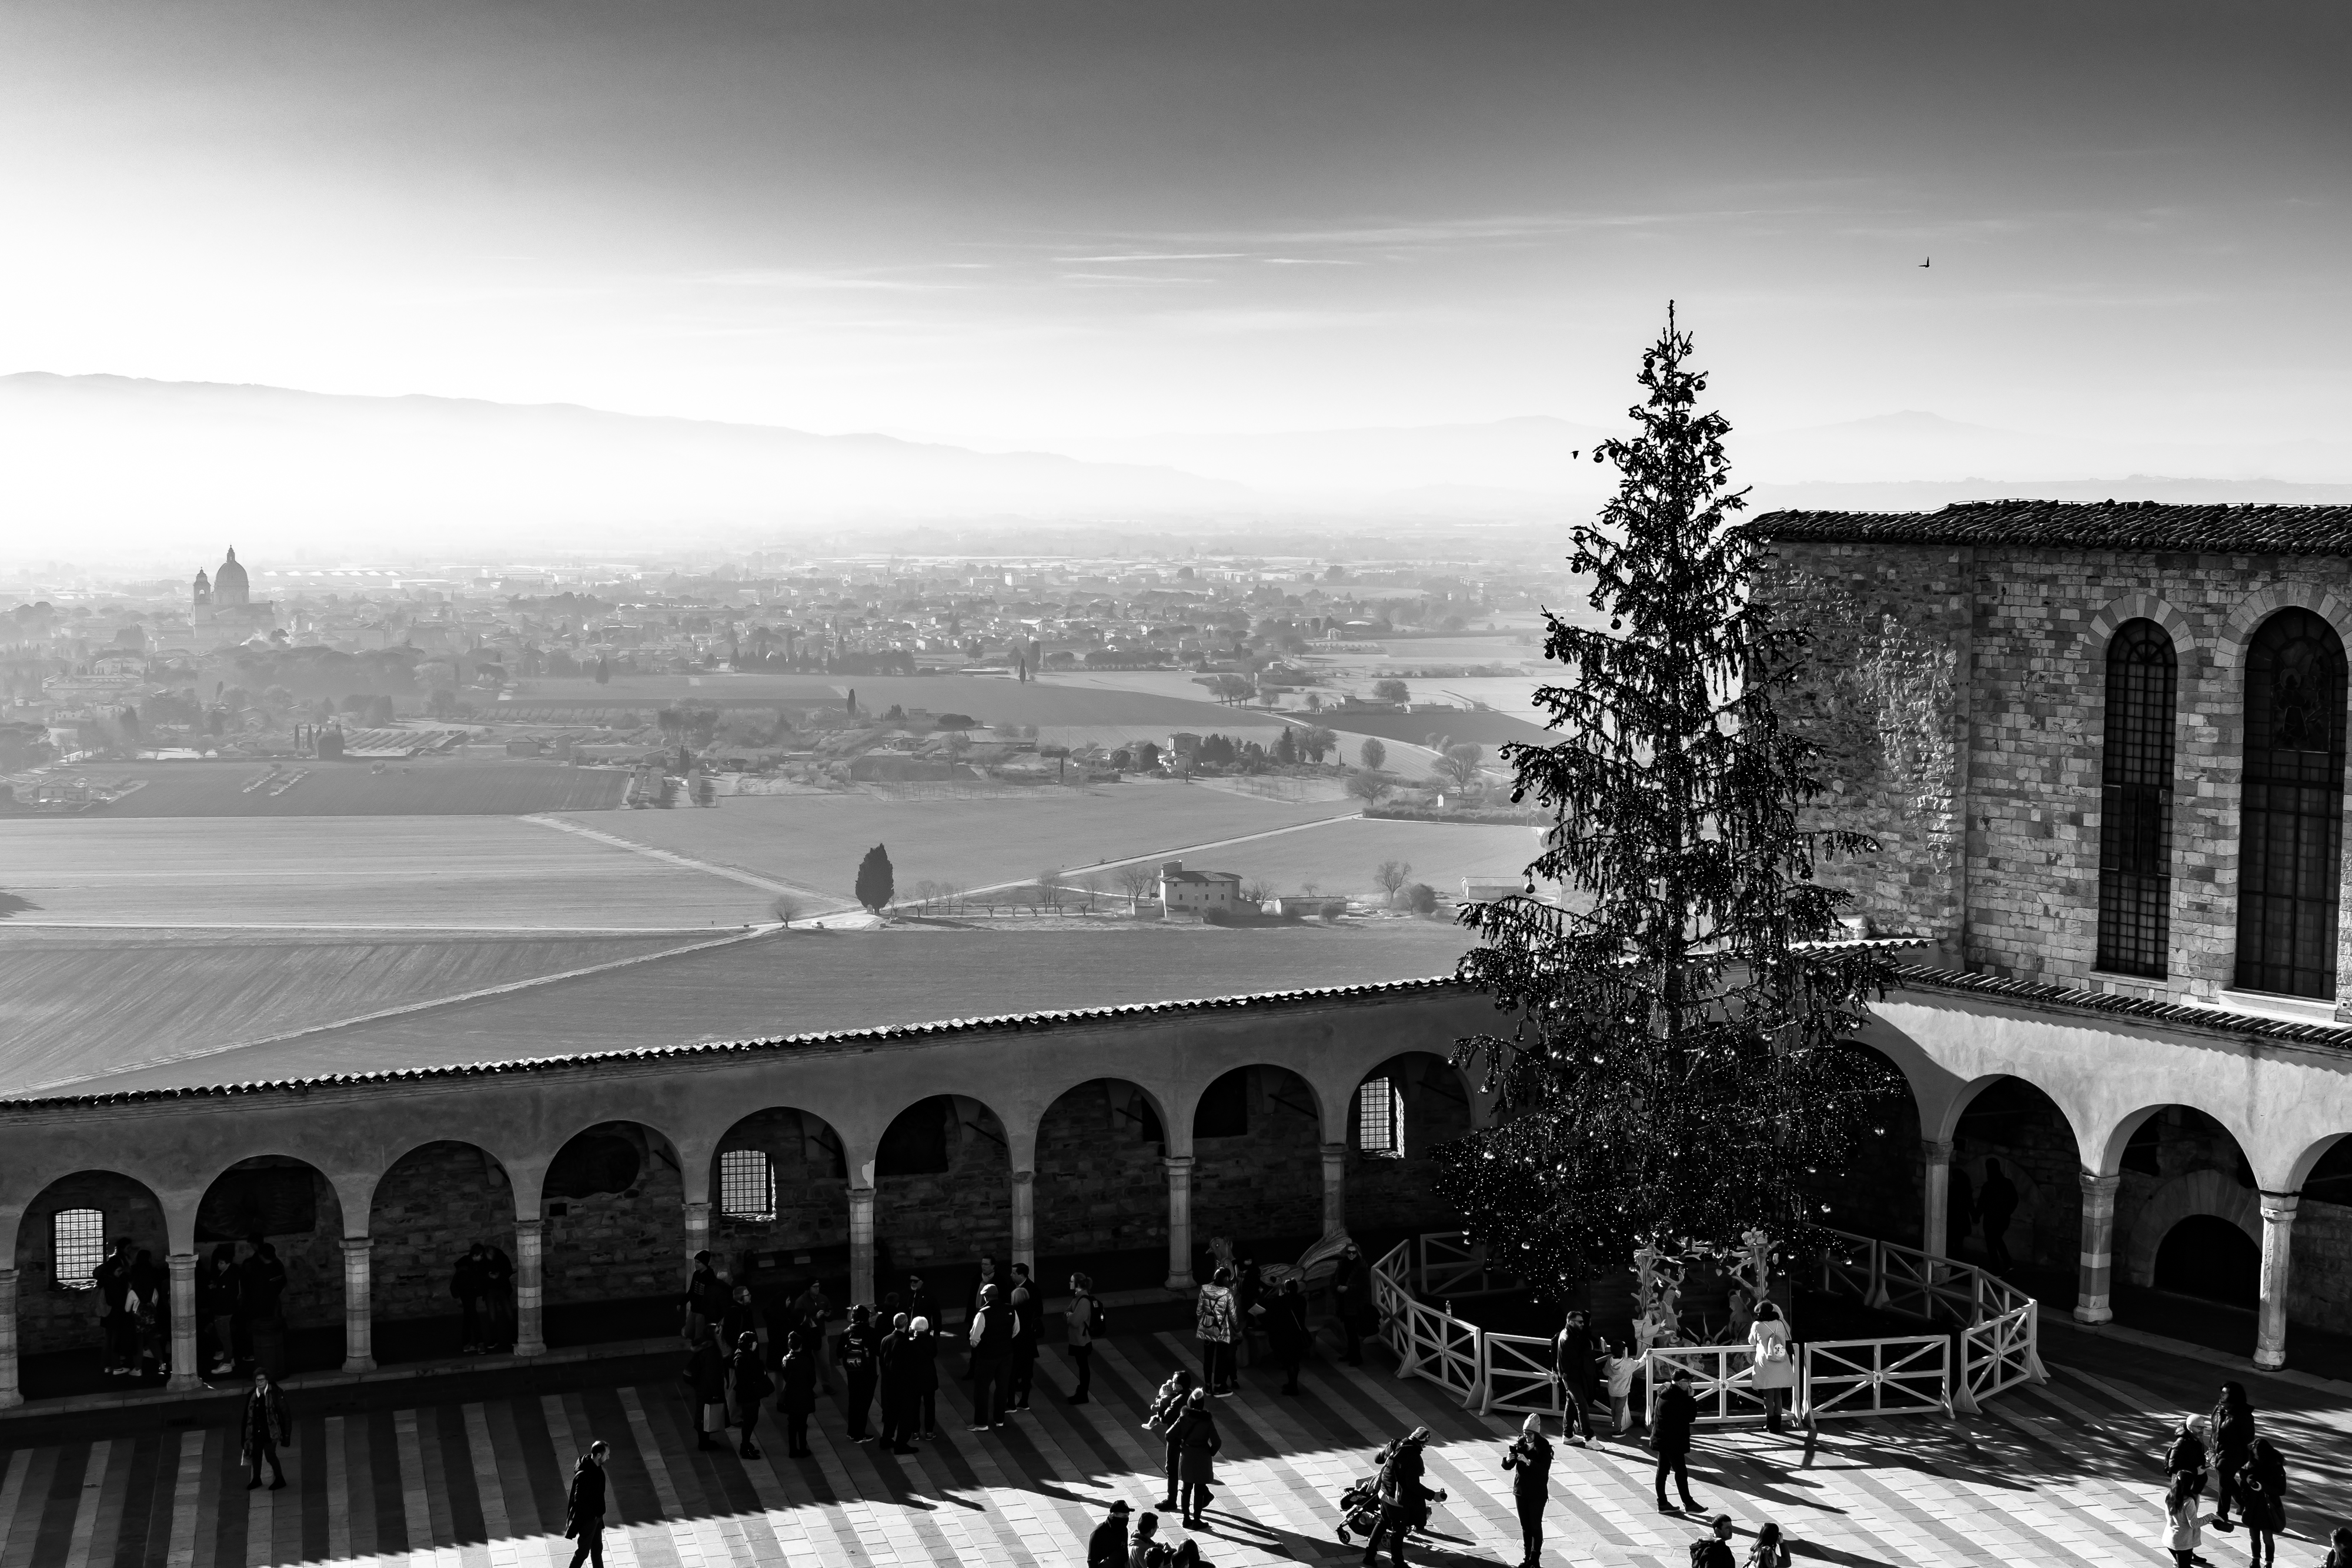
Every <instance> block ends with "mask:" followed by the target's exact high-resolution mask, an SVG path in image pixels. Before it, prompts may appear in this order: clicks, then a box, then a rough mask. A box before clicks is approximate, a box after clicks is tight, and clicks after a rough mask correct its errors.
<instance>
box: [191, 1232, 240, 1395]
mask: <svg viewBox="0 0 2352 1568" xmlns="http://www.w3.org/2000/svg"><path fill="white" fill-rule="evenodd" d="M236 1302H237V1294H236V1243H235V1242H231V1241H224V1242H222V1243H221V1244H220V1245H219V1246H217V1247H215V1248H214V1249H213V1251H212V1256H211V1257H210V1258H208V1259H206V1260H205V1266H204V1268H203V1270H201V1271H200V1272H198V1274H197V1275H196V1322H197V1323H198V1325H199V1327H200V1329H202V1328H209V1329H211V1330H212V1336H213V1350H212V1355H211V1357H210V1360H211V1363H212V1365H211V1368H210V1370H211V1372H212V1374H213V1375H215V1376H220V1375H224V1374H226V1373H231V1372H235V1371H236Z"/></svg>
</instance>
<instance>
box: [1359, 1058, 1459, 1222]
mask: <svg viewBox="0 0 2352 1568" xmlns="http://www.w3.org/2000/svg"><path fill="white" fill-rule="evenodd" d="M1381 1073H1385V1074H1387V1075H1388V1076H1389V1077H1390V1078H1391V1081H1393V1082H1395V1083H1396V1084H1397V1085H1398V1086H1399V1088H1400V1090H1401V1091H1402V1097H1403V1101H1404V1156H1403V1157H1402V1159H1398V1158H1392V1157H1390V1156H1387V1155H1368V1154H1366V1153H1364V1149H1363V1136H1362V1129H1361V1127H1360V1125H1359V1124H1358V1118H1357V1116H1356V1115H1355V1113H1353V1112H1352V1111H1351V1112H1350V1113H1349V1117H1348V1176H1347V1182H1348V1228H1349V1230H1351V1231H1356V1232H1360V1233H1374V1232H1381V1231H1392V1230H1412V1231H1423V1230H1447V1229H1451V1228H1454V1227H1456V1226H1458V1225H1460V1224H1461V1223H1462V1215H1461V1213H1460V1212H1459V1211H1458V1210H1456V1209H1455V1208H1454V1207H1453V1206H1452V1205H1450V1204H1448V1203H1447V1202H1446V1201H1445V1200H1444V1199H1443V1198H1441V1197H1438V1196H1437V1186H1436V1180H1435V1178H1436V1172H1437V1162H1436V1160H1435V1159H1434V1158H1433V1155H1434V1154H1435V1151H1436V1149H1437V1146H1438V1145H1441V1144H1444V1143H1447V1142H1450V1141H1451V1140H1453V1139H1454V1138H1458V1137H1460V1136H1462V1135H1463V1134H1465V1133H1467V1132H1468V1131H1469V1130H1470V1101H1469V1096H1468V1095H1467V1093H1466V1092H1465V1090H1464V1089H1463V1086H1462V1075H1461V1073H1459V1072H1457V1071H1454V1067H1453V1066H1452V1065H1451V1064H1450V1063H1448V1062H1447V1061H1444V1060H1443V1059H1442V1058H1439V1057H1435V1056H1431V1055H1428V1054H1426V1053H1423V1052H1416V1053H1415V1054H1413V1055H1412V1056H1405V1057H1400V1058H1397V1059H1396V1060H1394V1061H1385V1062H1382V1063H1381V1065H1380V1067H1379V1068H1378V1069H1376V1070H1375V1074H1376V1075H1377V1074H1381Z"/></svg>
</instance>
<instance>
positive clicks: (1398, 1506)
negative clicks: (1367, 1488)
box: [1364, 1427, 1429, 1568]
mask: <svg viewBox="0 0 2352 1568" xmlns="http://www.w3.org/2000/svg"><path fill="white" fill-rule="evenodd" d="M1428 1442H1429V1428H1428V1427H1414V1428H1413V1429H1412V1431H1410V1432H1408V1433H1406V1434H1405V1435H1404V1436H1403V1437H1402V1438H1400V1439H1398V1441H1397V1444H1396V1446H1395V1447H1394V1448H1391V1449H1390V1450H1389V1455H1388V1458H1385V1459H1383V1460H1382V1461H1381V1477H1380V1482H1379V1495H1380V1500H1381V1514H1380V1518H1379V1519H1378V1520H1377V1521H1375V1522H1374V1523H1373V1525H1372V1532H1371V1534H1370V1535H1368V1536H1366V1537H1365V1538H1364V1563H1365V1568H1372V1563H1374V1560H1375V1559H1377V1558H1378V1557H1379V1556H1380V1554H1381V1542H1383V1541H1385V1542H1388V1545H1389V1562H1390V1563H1391V1568H1404V1538H1405V1536H1406V1535H1407V1534H1408V1533H1409V1532H1411V1531H1412V1530H1413V1529H1415V1528H1416V1527H1417V1526H1419V1525H1420V1524H1421V1523H1422V1522H1423V1521H1425V1520H1426V1519H1427V1518H1428V1517H1429V1492H1428V1490H1427V1488H1426V1487H1424V1486H1423V1482H1422V1477H1423V1475H1424V1474H1425V1473H1426V1467H1425V1466H1424V1464H1423V1460H1422V1453H1421V1451H1422V1449H1423V1448H1424V1447H1426V1446H1427V1444H1428Z"/></svg>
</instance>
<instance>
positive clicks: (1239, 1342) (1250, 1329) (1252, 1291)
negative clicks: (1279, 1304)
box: [1234, 1258, 1266, 1366]
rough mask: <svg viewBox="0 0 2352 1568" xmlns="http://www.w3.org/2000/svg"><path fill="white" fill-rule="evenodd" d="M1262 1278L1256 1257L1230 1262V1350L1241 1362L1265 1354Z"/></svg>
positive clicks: (1250, 1363)
mask: <svg viewBox="0 0 2352 1568" xmlns="http://www.w3.org/2000/svg"><path fill="white" fill-rule="evenodd" d="M1265 1317H1266V1312H1265V1276H1264V1275H1262V1274H1260V1273H1259V1272H1258V1269H1257V1260H1256V1259H1255V1258H1244V1259H1241V1260H1238V1261H1236V1262H1235V1263H1234V1355H1235V1357H1236V1358H1237V1359H1238V1361H1239V1363H1240V1364H1242V1365H1244V1366H1255V1365H1256V1364H1258V1358H1259V1357H1261V1356H1262V1355H1264V1354H1265Z"/></svg>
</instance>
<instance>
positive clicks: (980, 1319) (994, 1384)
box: [964, 1285, 1013, 1432]
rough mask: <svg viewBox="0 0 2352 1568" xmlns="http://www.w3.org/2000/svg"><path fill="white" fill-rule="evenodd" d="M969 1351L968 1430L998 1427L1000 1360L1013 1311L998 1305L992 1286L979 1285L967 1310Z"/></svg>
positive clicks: (1009, 1344)
mask: <svg viewBox="0 0 2352 1568" xmlns="http://www.w3.org/2000/svg"><path fill="white" fill-rule="evenodd" d="M964 1339H965V1343H967V1344H968V1345H969V1346H970V1347H971V1429H972V1430H973V1431H975V1432H987V1431H994V1430H1002V1429H1003V1426H1004V1360H1005V1357H1006V1355H1007V1354H1010V1352H1011V1350H1012V1346H1013V1313H1012V1311H1011V1310H1010V1309H1009V1308H1006V1307H1003V1306H1000V1305H999V1304H998V1303H997V1299H996V1287H995V1286H994V1285H982V1287H981V1288H980V1297H979V1300H978V1301H976V1302H974V1303H973V1306H972V1309H971V1328H970V1329H968V1330H966V1331H965V1334H964Z"/></svg>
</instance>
